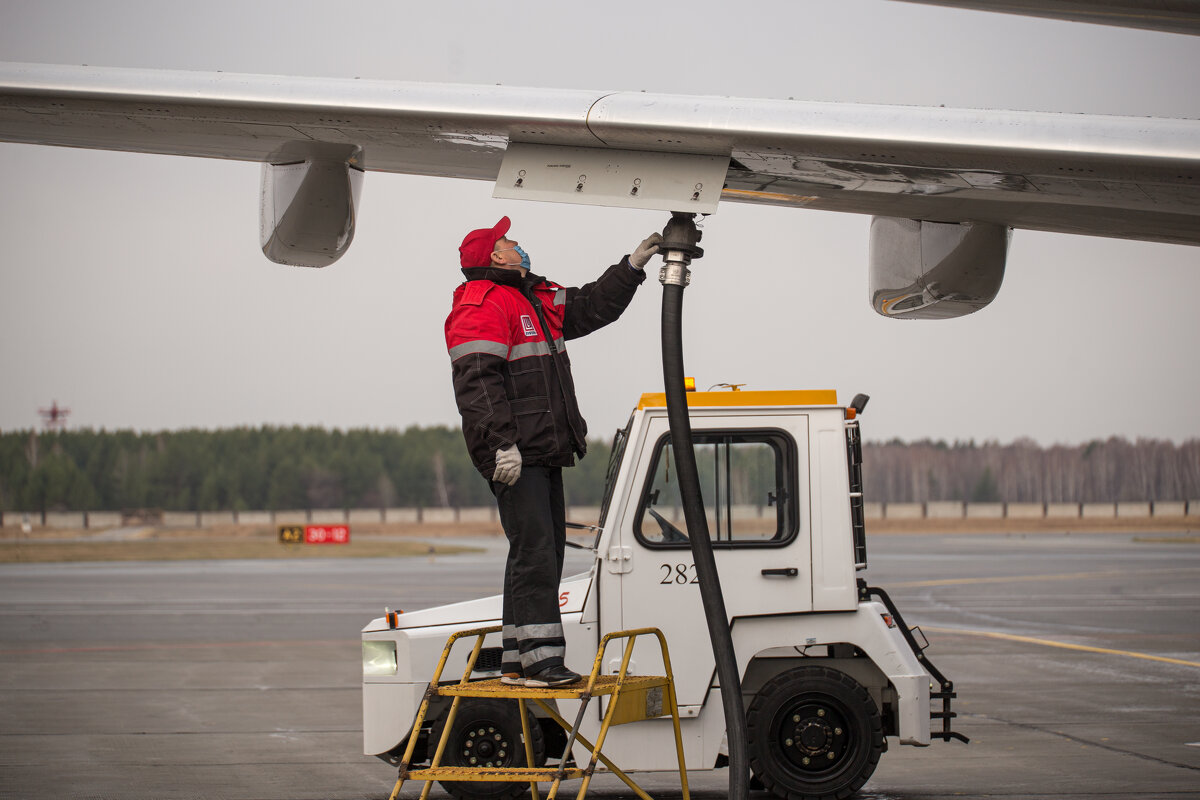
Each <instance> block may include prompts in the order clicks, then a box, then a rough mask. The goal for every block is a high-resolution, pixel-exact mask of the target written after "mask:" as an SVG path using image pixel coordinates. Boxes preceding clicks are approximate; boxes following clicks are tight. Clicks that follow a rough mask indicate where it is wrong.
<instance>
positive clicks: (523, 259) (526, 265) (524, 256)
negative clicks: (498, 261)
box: [513, 245, 529, 269]
mask: <svg viewBox="0 0 1200 800" xmlns="http://www.w3.org/2000/svg"><path fill="white" fill-rule="evenodd" d="M513 250H516V251H517V255H519V256H520V257H521V266H522V267H524V268H525V269H529V253H526V252H525V251H524V250H522V249H521V245H517V246H516V247H514V248H513Z"/></svg>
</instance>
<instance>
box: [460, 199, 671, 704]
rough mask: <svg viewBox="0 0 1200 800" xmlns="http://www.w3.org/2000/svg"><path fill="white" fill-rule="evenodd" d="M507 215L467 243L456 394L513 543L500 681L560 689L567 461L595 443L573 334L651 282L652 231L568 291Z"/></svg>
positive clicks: (616, 310)
mask: <svg viewBox="0 0 1200 800" xmlns="http://www.w3.org/2000/svg"><path fill="white" fill-rule="evenodd" d="M510 225H511V223H510V222H509V219H508V217H502V218H501V219H500V221H499V222H497V223H496V224H495V225H494V226H492V227H490V228H481V229H479V230H473V231H471V232H470V233H468V234H467V235H466V237H464V238H463V240H462V244H461V245H460V246H459V248H458V252H459V260H460V263H461V265H462V272H463V275H465V276H466V279H467V280H466V282H465V283H463V284H461V285H460V286H459V287H458V288H457V289H456V290H455V292H454V304H453V307H452V309H451V311H450V316H448V317H447V318H446V347H447V348H448V349H449V351H450V363H451V370H452V373H453V379H454V395H455V398H456V400H457V402H458V410H459V413H460V414H461V415H462V430H463V437H464V438H465V439H466V442H467V449H468V450H469V451H470V454H471V460H472V462H473V463H474V464H475V468H476V469H478V470H479V472H480V474H482V475H483V477H484V478H485V479H487V480H488V483H489V485H490V486H491V489H492V494H494V495H495V497H496V504H497V507H498V508H499V512H500V524H501V525H502V526H503V528H504V535H505V536H506V537H507V538H508V560H507V562H506V563H505V565H504V615H503V623H504V627H503V631H502V634H501V636H502V638H503V643H502V644H503V656H502V659H501V661H502V664H501V672H502V677H501V680H502V681H503V682H505V683H508V684H515V685H525V686H539V687H544V686H562V685H565V684H568V683H573V682H574V681H577V680H579V674H578V673H576V672H574V671H572V670H570V669H568V668H567V666H566V663H565V660H564V656H565V654H566V641H565V639H564V638H563V628H562V620H561V617H560V615H559V610H558V584H559V581H560V580H561V579H562V567H563V548H564V543H565V541H566V508H565V504H564V500H563V484H562V468H563V467H570V466H573V465H574V463H575V459H576V457H578V458H582V457H583V455H584V453H585V452H586V450H587V439H586V437H587V425H586V423H585V422H584V420H583V417H582V416H581V415H580V413H579V405H578V402H577V401H576V399H575V384H574V382H573V381H572V378H571V362H570V359H569V358H568V357H567V350H566V345H565V341H566V340H570V339H575V338H578V337H580V336H586V335H587V334H589V333H591V332H592V331H594V330H597V329H598V328H602V327H604V326H605V325H607V324H608V323H610V322H613V321H614V320H616V319H617V317H619V316H621V313H622V312H623V311H624V310H625V308H626V307H627V306H628V305H629V302H630V301H631V300H632V299H633V295H634V292H636V291H637V287H638V286H639V285H641V283H642V281H644V280H645V279H646V275H645V273H644V272H643V268H644V267H645V266H646V264H647V262H649V260H650V258H651V257H652V256H653V255H654V254H655V253H656V252H658V245H659V242H661V241H662V237H661V236H660V235H659V234H657V233H655V234H651V235H650V236H649V237H648V238H647V239H646V240H645V241H643V242H642V243H641V244H640V245H638V247H637V249H636V250H634V252H633V253H632V254H630V255H627V256H624V257H623V258H622V259H621V260H620V262H619V263H617V264H614V265H613V266H611V267H609V268H608V269H607V270H605V271H604V274H602V275H601V276H600V277H599V278H598V279H597V280H595V281H593V282H591V283H588V284H586V285H584V286H580V287H578V288H564V287H562V286H559V285H558V284H556V283H552V282H551V281H548V280H546V279H545V278H542V277H541V276H539V275H535V274H534V273H532V272H530V271H529V269H530V258H529V254H528V253H526V252H525V251H524V250H523V249H522V248H521V246H520V244H518V242H517V240H516V239H511V238H509V237H508V232H509V227H510Z"/></svg>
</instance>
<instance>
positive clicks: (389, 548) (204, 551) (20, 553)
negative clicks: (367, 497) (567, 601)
mask: <svg viewBox="0 0 1200 800" xmlns="http://www.w3.org/2000/svg"><path fill="white" fill-rule="evenodd" d="M465 552H478V548H475V547H464V546H461V545H451V544H430V543H428V542H420V541H394V540H372V539H362V540H357V541H356V540H353V539H352V540H351V541H349V542H347V543H346V544H280V543H279V542H278V541H274V540H267V539H244V538H242V539H226V538H222V539H213V538H205V539H158V540H155V539H150V540H140V541H139V540H133V541H118V542H55V541H42V542H30V541H25V542H4V543H0V563H4V564H13V563H43V564H44V563H65V562H69V561H185V560H198V559H234V558H395V557H402V556H423V555H450V554H452V553H465Z"/></svg>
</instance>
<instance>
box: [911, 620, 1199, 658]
mask: <svg viewBox="0 0 1200 800" xmlns="http://www.w3.org/2000/svg"><path fill="white" fill-rule="evenodd" d="M920 627H921V630H923V631H932V632H934V633H960V634H963V635H965V636H986V637H987V638H989V639H1005V640H1007V641H1010V642H1025V643H1026V644H1040V645H1045V646H1046V647H1061V648H1062V649H1064V650H1082V651H1084V652H1086V653H1103V654H1105V655H1112V656H1129V657H1130V658H1142V659H1145V660H1147V661H1162V662H1163V663H1166V664H1180V665H1182V666H1185V667H1200V661H1185V660H1184V659H1182V658H1167V657H1166V656H1152V655H1150V654H1149V653H1136V652H1134V651H1132V650H1113V649H1111V648H1108V647H1091V646H1089V645H1086V644H1071V643H1070V642H1056V641H1054V640H1053V639H1037V638H1035V637H1033V636H1018V635H1016V634H1015V633H999V632H997V631H973V630H967V629H965V628H941V627H934V626H932V625H922V626H920Z"/></svg>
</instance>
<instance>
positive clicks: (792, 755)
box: [746, 667, 883, 800]
mask: <svg viewBox="0 0 1200 800" xmlns="http://www.w3.org/2000/svg"><path fill="white" fill-rule="evenodd" d="M746 722H747V728H748V735H749V742H748V745H749V751H750V768H751V770H753V772H754V775H755V776H756V777H757V778H758V779H759V780H760V781H762V783H763V786H764V787H766V789H767V790H768V791H770V792H772V793H773V794H775V795H776V796H777V797H782V798H786V799H787V800H815V799H816V798H822V800H829V799H830V798H835V799H836V800H843V799H844V798H847V797H850V796H851V795H852V794H854V793H855V792H856V791H858V789H859V787H861V786H862V785H863V784H864V783H866V781H867V778H869V777H871V773H872V772H874V771H875V765H876V764H878V763H879V755H880V753H881V752H883V726H882V724H881V722H880V718H879V710H878V709H877V708H876V707H875V701H874V700H872V699H871V695H870V693H869V692H867V690H866V689H865V688H863V686H862V685H861V684H859V683H858V681H856V680H854V679H853V678H851V677H850V676H849V675H846V674H845V673H842V672H838V671H837V670H834V669H828V668H826V667H800V668H798V669H793V670H789V671H787V672H784V673H781V674H779V675H777V676H776V677H774V678H773V679H771V680H770V681H768V682H767V684H766V685H765V686H763V687H762V689H760V690H759V692H758V694H757V695H756V696H755V698H754V701H753V702H752V703H751V704H750V710H749V711H748V712H747V713H746Z"/></svg>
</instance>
